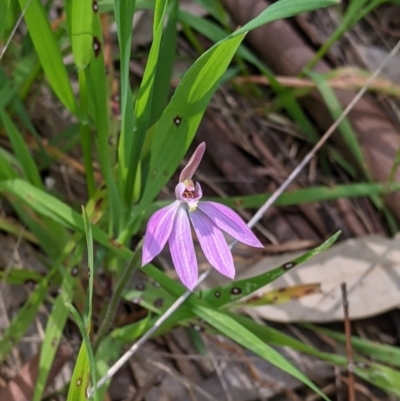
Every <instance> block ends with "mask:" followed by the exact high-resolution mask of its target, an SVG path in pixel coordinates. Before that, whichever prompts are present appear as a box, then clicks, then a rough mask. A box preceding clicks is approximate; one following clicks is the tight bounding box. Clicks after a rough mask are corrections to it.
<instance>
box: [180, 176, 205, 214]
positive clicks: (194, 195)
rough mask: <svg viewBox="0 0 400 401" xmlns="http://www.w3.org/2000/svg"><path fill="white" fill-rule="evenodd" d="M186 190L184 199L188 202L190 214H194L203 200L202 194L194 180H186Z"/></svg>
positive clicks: (183, 194) (183, 195)
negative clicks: (199, 202)
mask: <svg viewBox="0 0 400 401" xmlns="http://www.w3.org/2000/svg"><path fill="white" fill-rule="evenodd" d="M184 184H185V190H184V191H183V193H182V197H183V198H184V200H185V201H186V203H187V205H188V207H189V212H194V211H195V210H196V209H197V203H198V201H199V199H200V198H201V193H199V191H198V190H197V186H196V185H195V184H194V182H193V181H192V180H185V181H184Z"/></svg>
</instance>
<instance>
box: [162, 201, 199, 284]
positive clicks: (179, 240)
mask: <svg viewBox="0 0 400 401" xmlns="http://www.w3.org/2000/svg"><path fill="white" fill-rule="evenodd" d="M168 243H169V249H170V251H171V257H172V261H173V262H174V266H175V270H176V272H177V274H178V276H179V278H180V279H181V281H182V283H183V284H184V285H185V286H186V287H187V288H189V290H193V288H194V287H195V285H196V283H197V276H198V273H197V260H196V253H195V251H194V246H193V239H192V232H191V230H190V222H189V218H188V215H187V211H186V208H185V206H183V205H182V206H180V207H179V209H178V211H177V213H176V217H175V221H174V227H173V229H172V231H171V235H170V237H169V241H168Z"/></svg>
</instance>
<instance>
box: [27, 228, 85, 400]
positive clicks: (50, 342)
mask: <svg viewBox="0 0 400 401" xmlns="http://www.w3.org/2000/svg"><path fill="white" fill-rule="evenodd" d="M81 238H82V234H81V233H79V234H77V235H75V236H73V237H72V238H71V240H70V241H69V242H68V243H67V244H66V246H65V249H64V250H63V253H62V256H61V257H60V259H59V261H58V262H57V263H56V266H57V267H56V268H57V270H58V272H61V277H62V283H61V287H60V291H59V295H58V296H57V298H56V300H55V302H54V305H53V308H52V310H51V314H50V316H49V318H48V321H47V324H46V329H45V336H44V340H43V343H42V346H41V349H40V357H39V375H38V378H37V380H36V383H35V393H34V395H33V401H40V400H41V399H42V397H43V392H44V390H45V388H46V383H47V379H48V376H49V373H50V369H51V367H52V366H53V361H54V356H55V354H56V352H57V348H58V345H59V343H60V340H61V338H62V335H63V331H64V327H65V324H66V322H67V318H68V314H69V312H68V309H67V307H66V306H65V305H66V304H68V303H70V302H72V299H73V296H74V291H75V287H76V279H74V278H73V277H72V276H71V270H72V268H73V267H74V266H76V264H78V263H79V262H80V260H81V258H82V247H81V246H76V244H77V243H79V241H80V239H81ZM71 253H72V255H71ZM66 264H67V265H66Z"/></svg>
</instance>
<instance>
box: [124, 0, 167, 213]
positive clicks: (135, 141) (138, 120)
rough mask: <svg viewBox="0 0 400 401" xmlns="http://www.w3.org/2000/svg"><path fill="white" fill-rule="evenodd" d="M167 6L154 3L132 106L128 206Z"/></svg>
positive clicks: (160, 0) (159, 1)
mask: <svg viewBox="0 0 400 401" xmlns="http://www.w3.org/2000/svg"><path fill="white" fill-rule="evenodd" d="M167 4H168V2H167V1H166V0H157V1H156V6H155V10H154V23H153V41H152V44H151V48H150V52H149V56H148V59H147V63H146V68H145V70H144V74H143V78H142V82H141V84H140V88H139V93H138V96H137V99H136V102H135V106H134V110H135V111H134V115H135V117H134V120H135V121H134V128H133V133H131V135H132V139H131V142H130V145H131V148H130V151H129V163H130V165H129V168H128V171H127V177H126V185H125V199H126V203H127V204H128V205H130V204H132V199H133V194H134V191H133V188H134V183H135V180H137V179H138V169H139V164H140V156H141V153H142V148H143V144H144V141H145V138H146V133H147V131H148V129H149V125H150V116H151V105H152V99H153V92H154V83H155V76H156V71H157V64H158V62H159V55H160V46H161V39H162V36H163V30H164V18H165V15H166V11H167ZM153 140H155V139H153ZM164 150H165V149H164Z"/></svg>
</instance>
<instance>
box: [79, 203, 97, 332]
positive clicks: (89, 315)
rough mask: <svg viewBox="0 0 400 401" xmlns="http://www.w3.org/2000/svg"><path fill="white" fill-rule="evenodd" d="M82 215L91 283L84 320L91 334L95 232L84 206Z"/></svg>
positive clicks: (89, 284)
mask: <svg viewBox="0 0 400 401" xmlns="http://www.w3.org/2000/svg"><path fill="white" fill-rule="evenodd" d="M82 215H83V222H84V224H85V234H86V245H87V252H88V267H89V273H88V274H89V283H88V293H87V297H86V307H85V315H84V322H85V326H86V330H87V334H88V335H89V334H90V328H91V322H92V299H93V283H94V257H93V233H92V226H91V224H90V220H89V216H88V215H87V212H86V209H85V208H84V207H82Z"/></svg>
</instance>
